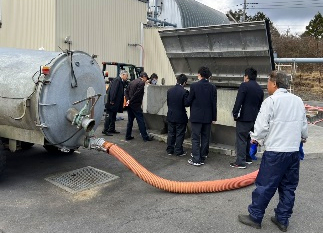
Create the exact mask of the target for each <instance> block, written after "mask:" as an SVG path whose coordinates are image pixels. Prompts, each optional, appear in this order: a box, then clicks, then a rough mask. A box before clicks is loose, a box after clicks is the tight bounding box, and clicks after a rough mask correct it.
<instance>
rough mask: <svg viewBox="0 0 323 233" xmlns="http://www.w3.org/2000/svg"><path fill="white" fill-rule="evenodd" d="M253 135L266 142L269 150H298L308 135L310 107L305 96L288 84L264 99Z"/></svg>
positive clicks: (253, 137) (252, 136) (265, 144)
mask: <svg viewBox="0 0 323 233" xmlns="http://www.w3.org/2000/svg"><path fill="white" fill-rule="evenodd" d="M250 136H251V139H254V140H257V141H258V142H262V141H263V144H264V146H265V149H266V150H267V151H274V152H294V151H298V150H299V145H300V142H301V139H302V138H303V139H306V138H307V137H308V129H307V119H306V110H305V107H304V103H303V101H302V99H301V98H299V97H298V96H296V95H293V94H291V93H289V92H288V91H287V90H286V89H284V88H279V89H277V90H276V91H275V92H274V94H273V95H271V96H269V97H268V98H266V99H265V100H264V102H263V103H262V105H261V108H260V111H259V113H258V116H257V119H256V122H255V126H254V132H252V133H251V134H250Z"/></svg>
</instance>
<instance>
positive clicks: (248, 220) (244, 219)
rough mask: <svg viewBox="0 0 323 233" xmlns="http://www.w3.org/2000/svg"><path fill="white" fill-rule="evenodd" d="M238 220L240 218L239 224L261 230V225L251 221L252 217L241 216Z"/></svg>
mask: <svg viewBox="0 0 323 233" xmlns="http://www.w3.org/2000/svg"><path fill="white" fill-rule="evenodd" d="M238 218H239V222H241V223H243V224H245V225H247V226H250V227H253V228H256V229H261V224H260V223H257V222H255V221H253V220H252V219H251V217H250V215H244V214H239V215H238Z"/></svg>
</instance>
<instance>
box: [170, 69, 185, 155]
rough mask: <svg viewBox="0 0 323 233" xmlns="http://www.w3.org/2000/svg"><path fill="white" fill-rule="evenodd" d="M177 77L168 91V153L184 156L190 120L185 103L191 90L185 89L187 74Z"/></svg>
mask: <svg viewBox="0 0 323 233" xmlns="http://www.w3.org/2000/svg"><path fill="white" fill-rule="evenodd" d="M176 79H177V84H176V85H175V86H174V87H172V88H170V89H169V90H168V91H167V107H168V112H167V122H168V137H167V149H166V151H167V153H168V155H172V154H175V155H177V156H184V155H186V152H184V150H183V141H184V136H185V131H186V126H187V121H188V120H187V114H186V110H185V103H186V100H187V97H188V95H189V92H188V90H185V89H184V86H185V84H186V82H187V77H186V75H185V74H181V75H179V76H178V77H177V78H176Z"/></svg>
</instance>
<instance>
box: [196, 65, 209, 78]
mask: <svg viewBox="0 0 323 233" xmlns="http://www.w3.org/2000/svg"><path fill="white" fill-rule="evenodd" d="M197 73H198V74H200V75H201V77H203V78H205V79H208V78H209V77H211V76H212V73H211V71H210V69H209V68H208V67H206V66H202V67H200V69H199V70H198V72H197Z"/></svg>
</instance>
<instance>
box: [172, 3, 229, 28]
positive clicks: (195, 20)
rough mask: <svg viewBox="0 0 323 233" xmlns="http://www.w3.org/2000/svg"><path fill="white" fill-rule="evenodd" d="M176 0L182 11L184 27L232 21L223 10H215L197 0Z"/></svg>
mask: <svg viewBox="0 0 323 233" xmlns="http://www.w3.org/2000/svg"><path fill="white" fill-rule="evenodd" d="M175 1H176V3H177V5H178V7H179V10H180V12H181V16H182V26H183V28H187V27H198V26H208V25H218V24H229V23H230V21H229V19H228V18H227V17H226V15H225V14H223V13H222V12H220V11H217V10H214V9H212V8H210V7H208V6H205V5H203V4H201V3H199V2H196V1H195V0H175Z"/></svg>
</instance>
